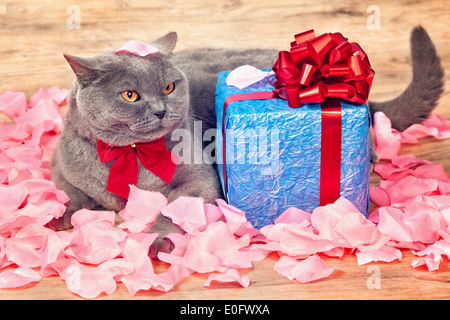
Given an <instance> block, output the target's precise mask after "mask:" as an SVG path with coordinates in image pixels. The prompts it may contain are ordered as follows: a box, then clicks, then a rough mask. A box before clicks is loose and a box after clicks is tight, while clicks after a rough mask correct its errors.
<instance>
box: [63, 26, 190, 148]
mask: <svg viewBox="0 0 450 320" xmlns="http://www.w3.org/2000/svg"><path fill="white" fill-rule="evenodd" d="M176 40H177V34H176V33H175V32H171V33H169V34H167V35H166V36H164V37H162V38H160V39H158V40H156V41H155V42H153V43H152V45H153V46H154V47H156V48H157V49H158V52H156V53H152V54H150V55H147V56H145V57H142V56H139V55H136V54H132V53H120V54H117V53H114V52H107V53H104V54H100V55H97V56H91V57H84V58H80V57H74V56H69V55H65V58H66V60H67V61H68V62H69V64H70V66H71V67H72V69H73V71H74V72H75V75H76V77H77V81H78V84H79V85H78V92H77V94H76V108H77V109H78V112H79V113H80V114H81V116H82V119H83V121H85V122H86V124H87V125H88V126H89V128H90V129H91V130H92V133H93V134H94V135H95V138H96V139H100V140H102V141H104V142H106V143H109V144H112V145H117V146H124V145H130V144H133V143H138V142H148V141H152V140H155V139H158V138H160V137H162V136H164V135H166V134H168V133H170V132H172V131H173V130H174V129H176V128H179V127H180V126H181V124H182V122H183V121H184V120H185V119H186V117H187V114H188V108H189V93H188V84H187V80H186V77H185V76H184V74H183V73H182V72H181V71H180V70H178V69H177V68H175V67H174V66H173V65H172V64H171V63H170V61H169V57H170V53H171V51H172V50H173V48H174V47H175V44H176Z"/></svg>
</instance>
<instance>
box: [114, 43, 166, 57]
mask: <svg viewBox="0 0 450 320" xmlns="http://www.w3.org/2000/svg"><path fill="white" fill-rule="evenodd" d="M124 52H125V53H131V54H135V55H138V56H140V57H146V56H148V55H150V54H154V53H158V52H159V50H158V48H156V47H155V46H152V45H151V44H148V43H145V42H141V41H136V40H130V41H127V42H125V43H124V44H123V45H122V46H121V47H120V48H119V49H118V50H116V51H114V53H124Z"/></svg>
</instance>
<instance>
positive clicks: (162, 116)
mask: <svg viewBox="0 0 450 320" xmlns="http://www.w3.org/2000/svg"><path fill="white" fill-rule="evenodd" d="M153 114H154V115H155V116H157V117H158V119H160V120H161V119H162V118H164V115H165V114H166V110H162V111H158V112H154V113H153Z"/></svg>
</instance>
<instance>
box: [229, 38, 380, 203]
mask: <svg viewBox="0 0 450 320" xmlns="http://www.w3.org/2000/svg"><path fill="white" fill-rule="evenodd" d="M272 70H273V71H274V72H275V77H276V81H274V83H273V85H274V87H275V88H274V89H273V91H272V92H254V93H243V94H235V95H232V96H229V97H228V98H227V99H226V100H225V105H224V110H223V117H222V137H223V145H222V157H223V158H222V159H223V166H222V167H223V179H224V186H225V195H227V192H228V184H227V175H226V148H225V147H226V145H225V141H226V140H225V123H224V122H225V114H226V109H227V106H228V105H229V104H230V103H232V102H235V101H241V100H259V99H271V98H281V99H287V101H288V104H289V106H290V107H291V108H298V107H300V106H301V105H302V104H304V103H320V105H321V114H322V136H321V168H320V205H321V206H323V205H326V204H328V203H332V202H334V201H335V200H337V199H338V198H339V197H340V177H341V136H342V111H341V104H340V100H339V99H342V100H346V101H349V102H351V103H356V104H364V103H365V102H366V100H367V98H368V96H369V91H370V87H371V85H372V81H373V77H374V75H375V72H374V71H373V70H372V68H371V66H370V63H369V59H368V57H367V55H366V53H365V52H364V51H363V50H362V49H361V47H360V46H359V45H358V44H357V43H355V42H352V43H349V42H348V41H347V39H346V38H344V37H343V36H342V34H340V33H325V34H323V35H321V36H318V37H316V36H315V34H314V30H308V31H306V32H303V33H299V34H297V35H295V41H293V42H292V43H291V49H290V51H289V52H288V51H280V52H279V54H278V59H277V61H276V62H275V64H274V66H273V68H272Z"/></svg>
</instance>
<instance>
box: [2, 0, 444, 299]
mask: <svg viewBox="0 0 450 320" xmlns="http://www.w3.org/2000/svg"><path fill="white" fill-rule="evenodd" d="M371 5H375V6H377V8H378V9H379V10H380V25H379V26H380V28H379V29H370V28H369V27H368V25H367V20H368V19H369V17H370V16H371V13H368V12H367V10H368V8H369V6H371ZM73 8H75V10H79V13H80V25H79V29H73V28H72V26H73V22H74V20H73V19H72V17H73V14H74V11H71V10H72V9H73ZM449 19H450V6H449V2H448V1H447V0H427V1H420V0H376V1H373V0H370V1H369V0H339V1H338V0H316V1H306V0H283V1H272V0H227V1H222V0H165V1H164V0H151V1H145V0H122V1H120V0H117V1H88V0H83V1H74V0H70V1H68V0H59V1H56V0H53V1H51V0H14V1H13V0H0V92H2V91H4V90H6V89H12V90H20V91H24V92H25V93H26V94H27V95H28V96H31V95H32V94H33V93H35V92H36V91H37V90H38V89H39V88H41V87H50V86H59V87H67V88H68V87H70V85H71V82H72V80H73V75H72V72H71V69H70V68H69V66H68V65H67V63H66V61H65V60H64V58H63V56H62V53H69V54H74V55H91V54H97V53H101V52H103V51H106V50H113V49H116V48H118V47H119V46H120V45H121V44H123V43H124V42H125V41H127V40H130V39H136V40H141V41H151V40H153V39H156V38H158V37H160V36H162V35H164V34H165V33H167V32H168V31H177V32H178V34H179V42H178V45H177V48H176V50H177V51H181V50H184V49H190V48H199V47H214V48H225V47H239V48H246V47H252V48H255V47H262V48H275V49H279V50H285V49H287V48H288V47H289V42H290V41H291V40H292V36H293V34H295V33H298V32H301V31H304V30H307V29H311V28H314V29H315V30H316V33H317V34H321V33H323V32H335V31H339V32H342V33H343V34H344V35H345V36H346V37H348V38H349V39H350V40H351V41H356V42H358V43H359V44H360V45H361V46H362V47H363V48H364V50H365V51H366V52H367V53H368V55H369V57H370V61H371V64H372V66H373V68H374V69H375V71H376V76H375V80H374V83H373V88H372V92H371V100H373V101H382V100H386V99H390V98H393V97H395V96H396V95H398V94H399V93H401V92H402V91H403V90H404V89H405V88H406V86H407V85H408V83H409V81H410V79H411V67H410V53H409V36H410V31H411V30H412V28H413V27H414V26H416V25H419V24H420V25H422V26H424V27H425V28H426V29H427V30H428V32H429V34H430V36H431V38H432V39H433V41H434V43H435V45H436V48H437V51H438V53H439V54H440V56H441V58H442V64H443V66H444V69H445V71H446V87H445V88H446V89H445V92H444V95H443V97H442V99H441V100H440V103H439V106H438V107H437V109H436V112H438V113H440V114H443V115H444V116H446V117H447V118H448V119H450V106H449V104H450V95H449V88H450V86H449V76H448V75H449V70H450V28H449V27H450V23H449ZM0 118H1V119H3V118H4V117H1V116H0ZM402 153H412V154H414V155H416V156H417V157H419V158H424V159H428V160H431V161H434V162H440V163H444V166H445V168H446V170H447V172H449V171H450V140H446V141H437V140H434V139H423V143H422V144H420V145H412V146H407V147H404V148H403V150H402ZM378 181H379V178H378V176H377V175H375V174H373V175H372V176H371V184H372V185H377V183H378ZM403 255H404V257H403V259H402V261H399V262H394V263H389V264H385V263H372V264H370V265H369V266H372V267H375V268H379V271H380V277H381V282H380V284H381V288H380V289H374V290H370V289H369V288H368V286H367V281H368V279H369V277H370V276H371V275H372V274H371V273H370V269H368V266H358V265H357V262H356V258H355V256H353V255H345V256H344V257H343V258H342V259H332V258H326V261H327V263H328V264H329V265H330V266H335V265H337V268H336V270H335V272H334V273H333V274H332V275H331V276H330V277H329V278H327V279H324V280H321V281H317V282H315V283H310V284H306V285H302V284H299V283H297V282H295V281H290V280H288V279H287V278H285V277H283V276H281V275H279V274H278V273H276V272H274V271H273V270H272V268H273V265H274V263H275V262H276V261H277V256H276V255H271V256H269V257H268V258H267V259H265V260H264V261H261V262H258V263H254V269H252V270H250V269H249V270H246V271H244V272H243V273H245V274H247V275H248V276H249V277H250V279H251V282H252V283H251V285H250V287H248V288H240V287H238V286H237V285H235V284H223V285H215V286H214V287H212V288H203V283H204V281H205V280H206V278H207V275H203V274H195V275H193V276H190V277H189V278H187V279H185V280H183V281H181V283H179V284H178V285H177V286H176V287H175V288H174V289H173V290H172V291H171V292H170V293H167V294H164V293H159V292H155V291H149V292H140V293H138V294H137V295H136V297H134V298H135V299H136V298H137V299H322V298H323V299H329V298H332V299H333V298H336V299H346V298H350V299H392V298H400V299H405V298H406V299H408V298H416V299H423V298H446V299H448V298H450V284H449V279H450V264H449V262H448V260H447V259H444V260H445V261H444V262H443V263H442V265H441V268H440V270H439V271H437V272H431V273H430V272H428V271H425V269H424V268H418V269H412V268H411V267H410V265H409V264H410V262H411V260H412V259H414V258H415V256H414V255H412V254H411V253H409V252H408V251H407V250H405V251H403ZM164 268H165V266H164V264H162V263H157V265H156V269H157V270H163V269H164ZM369 281H370V280H369ZM77 298H78V297H77V296H76V295H74V294H72V293H70V292H69V291H68V290H67V288H66V285H65V283H64V282H63V281H61V280H60V279H59V278H47V279H44V280H42V281H41V282H40V283H38V284H35V285H29V286H28V287H27V288H26V289H25V290H23V289H20V290H16V289H14V290H13V289H10V290H0V299H77ZM100 298H104V299H111V298H112V299H131V298H133V297H131V296H130V295H129V294H128V292H127V290H126V288H125V287H124V286H123V285H119V287H118V290H117V291H116V292H115V293H114V294H113V295H111V296H101V297H100Z"/></svg>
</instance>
